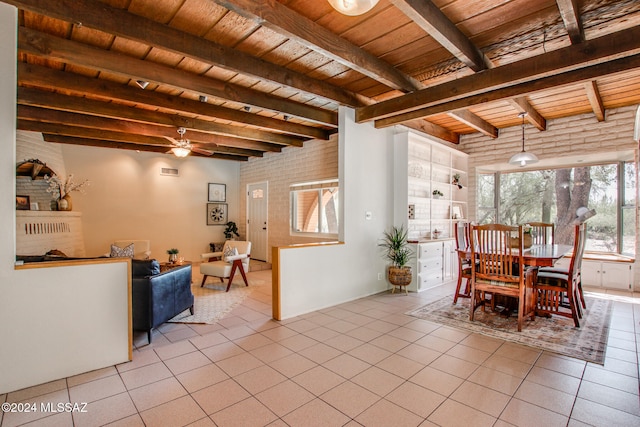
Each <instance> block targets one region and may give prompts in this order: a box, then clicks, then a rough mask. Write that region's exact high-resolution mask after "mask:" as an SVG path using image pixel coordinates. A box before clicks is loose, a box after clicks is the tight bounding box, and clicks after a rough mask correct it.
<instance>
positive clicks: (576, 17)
mask: <svg viewBox="0 0 640 427" xmlns="http://www.w3.org/2000/svg"><path fill="white" fill-rule="evenodd" d="M556 3H557V4H558V9H559V10H560V16H562V20H563V21H564V26H565V28H566V29H567V33H569V39H570V40H571V43H573V44H577V43H582V42H583V41H584V30H583V28H582V21H581V20H580V8H579V7H578V0H556Z"/></svg>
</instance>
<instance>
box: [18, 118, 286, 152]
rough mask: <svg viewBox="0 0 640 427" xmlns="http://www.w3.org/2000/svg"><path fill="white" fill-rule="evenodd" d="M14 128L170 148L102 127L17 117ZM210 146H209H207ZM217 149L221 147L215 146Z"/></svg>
mask: <svg viewBox="0 0 640 427" xmlns="http://www.w3.org/2000/svg"><path fill="white" fill-rule="evenodd" d="M16 128H17V129H19V130H26V131H31V132H41V133H42V134H43V135H45V134H49V135H60V136H71V137H76V138H80V139H91V140H94V139H95V140H100V141H112V142H122V143H132V144H140V145H144V146H156V147H160V148H162V149H163V150H169V149H170V148H171V142H170V141H169V140H167V139H166V138H161V137H155V136H145V135H134V134H128V133H123V132H114V131H110V130H104V129H92V128H83V127H78V126H71V125H64V124H62V125H61V124H57V123H43V122H36V121H32V120H24V119H18V120H17V121H16ZM203 148H204V147H203ZM207 148H211V147H207ZM217 148H218V149H220V148H222V147H217ZM267 151H273V152H280V151H282V147H281V146H279V145H275V146H273V147H272V149H271V150H267Z"/></svg>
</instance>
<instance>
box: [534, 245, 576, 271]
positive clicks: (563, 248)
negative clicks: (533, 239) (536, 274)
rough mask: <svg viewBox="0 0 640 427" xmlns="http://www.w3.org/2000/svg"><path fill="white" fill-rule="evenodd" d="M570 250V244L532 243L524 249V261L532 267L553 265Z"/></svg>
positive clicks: (571, 247)
mask: <svg viewBox="0 0 640 427" xmlns="http://www.w3.org/2000/svg"><path fill="white" fill-rule="evenodd" d="M572 250H573V246H572V245H558V244H541V245H532V246H531V247H530V248H527V249H525V250H524V254H523V256H524V263H525V265H529V266H532V267H553V265H554V264H555V263H556V262H557V261H558V260H559V259H560V258H562V257H564V256H565V255H567V254H568V253H569V252H571V251H572Z"/></svg>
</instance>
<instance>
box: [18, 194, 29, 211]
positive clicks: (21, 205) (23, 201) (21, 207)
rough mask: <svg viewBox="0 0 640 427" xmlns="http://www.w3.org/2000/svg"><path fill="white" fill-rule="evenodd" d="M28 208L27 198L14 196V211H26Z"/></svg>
mask: <svg viewBox="0 0 640 427" xmlns="http://www.w3.org/2000/svg"><path fill="white" fill-rule="evenodd" d="M30 207H31V204H30V202H29V196H16V210H18V211H28V210H29V208H30Z"/></svg>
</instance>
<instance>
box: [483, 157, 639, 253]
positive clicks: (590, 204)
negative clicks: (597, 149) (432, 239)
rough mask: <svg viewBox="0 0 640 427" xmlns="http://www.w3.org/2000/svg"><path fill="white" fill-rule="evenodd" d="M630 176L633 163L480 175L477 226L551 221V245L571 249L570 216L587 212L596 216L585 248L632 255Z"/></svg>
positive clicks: (632, 176) (589, 226) (632, 192)
mask: <svg viewBox="0 0 640 427" xmlns="http://www.w3.org/2000/svg"><path fill="white" fill-rule="evenodd" d="M635 177H636V170H635V163H633V162H616V163H608V164H603V165H594V166H576V167H571V168H561V169H546V170H533V171H525V172H502V173H501V172H494V173H486V174H485V173H481V174H480V175H479V176H478V189H477V196H478V210H477V213H478V216H477V218H478V222H479V223H481V224H482V223H490V222H500V223H504V224H525V223H527V222H533V221H542V222H553V223H555V224H556V233H555V239H556V242H557V243H565V244H571V243H572V241H573V222H574V221H575V219H576V211H578V209H580V211H581V212H584V211H585V210H589V211H593V212H595V214H596V215H595V216H593V217H592V218H591V219H589V221H588V222H587V243H586V247H585V249H586V250H591V251H602V252H614V253H622V254H625V255H632V256H633V255H634V254H635V245H636V243H635V242H636V236H635V204H636V200H635V194H636V179H635ZM496 195H498V197H495V196H496Z"/></svg>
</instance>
